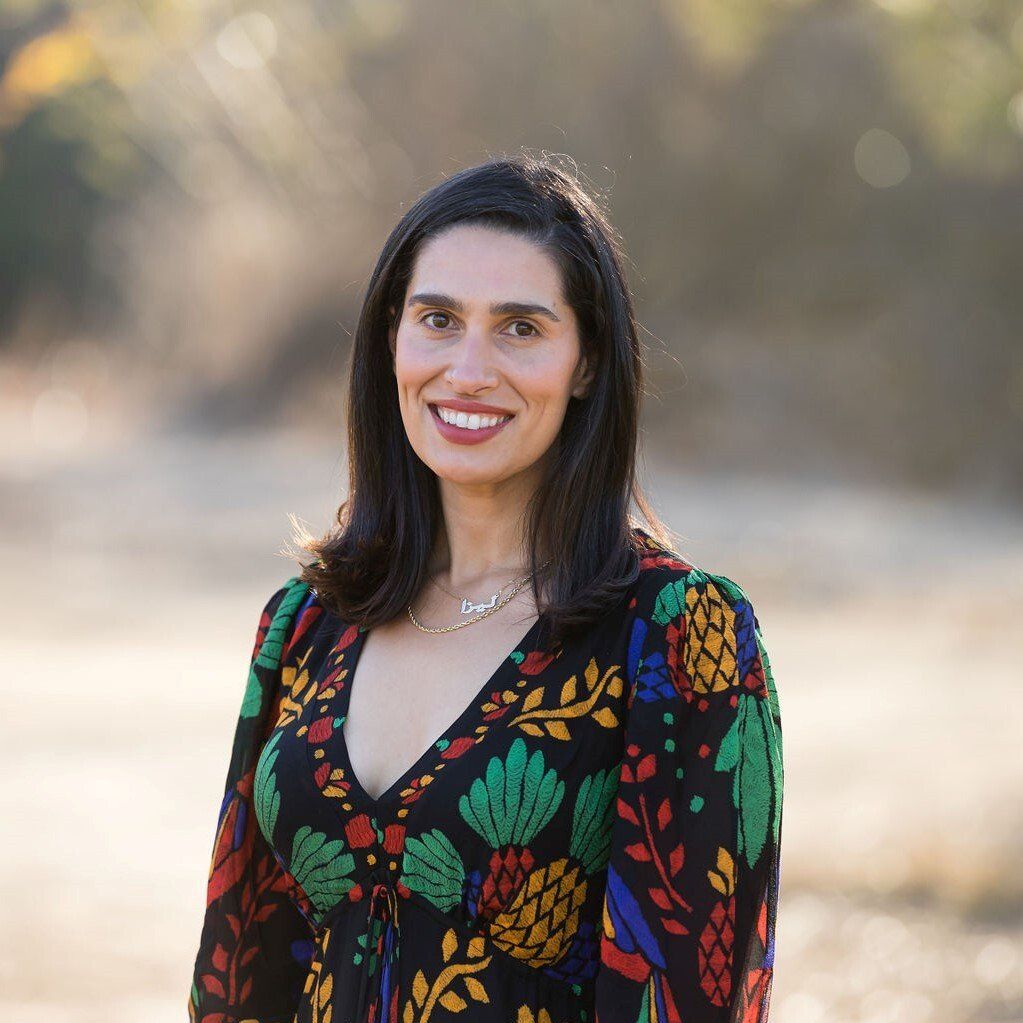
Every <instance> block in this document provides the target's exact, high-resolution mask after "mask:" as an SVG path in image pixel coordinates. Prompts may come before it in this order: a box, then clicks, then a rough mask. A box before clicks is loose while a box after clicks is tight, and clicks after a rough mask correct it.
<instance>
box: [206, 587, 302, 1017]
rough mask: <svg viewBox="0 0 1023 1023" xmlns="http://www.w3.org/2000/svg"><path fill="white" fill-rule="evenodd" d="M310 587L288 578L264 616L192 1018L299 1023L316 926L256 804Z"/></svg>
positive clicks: (224, 808) (226, 804) (216, 846)
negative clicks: (293, 892) (257, 780)
mask: <svg viewBox="0 0 1023 1023" xmlns="http://www.w3.org/2000/svg"><path fill="white" fill-rule="evenodd" d="M307 593H308V586H306V585H305V584H302V583H300V582H299V581H298V578H297V577H296V578H293V579H290V580H289V581H288V582H287V583H286V584H285V585H284V586H282V587H281V588H280V589H279V590H277V591H276V592H275V593H274V594H273V595H272V596H271V597H270V599H269V601H268V602H267V603H266V606H265V607H264V608H263V611H262V614H261V615H260V619H259V625H258V627H257V630H256V641H255V644H254V647H253V650H252V656H251V658H250V661H249V674H248V682H247V685H246V688H245V694H244V696H243V698H242V704H241V710H240V712H239V715H238V722H237V726H236V728H235V733H234V741H233V744H232V747H231V760H230V765H229V767H228V772H227V781H226V784H225V786H224V798H223V801H222V803H221V806H220V811H219V814H218V819H217V828H216V835H215V838H214V842H213V854H212V857H211V860H210V869H209V879H208V882H207V892H206V911H205V916H204V919H203V925H202V932H201V936H200V940H199V950H198V953H197V955H196V959H195V967H194V970H193V976H192V986H191V990H190V992H189V997H188V1015H189V1019H190V1020H191V1023H239V1021H242V1020H244V1021H245V1023H292V1020H293V1018H294V1013H295V1008H296V1006H297V1004H298V1000H299V997H300V995H301V992H302V985H303V983H304V979H305V977H306V974H307V970H308V963H309V960H310V958H311V956H312V948H313V942H312V929H311V926H310V924H309V922H308V921H307V920H306V918H305V917H304V916H303V914H302V913H301V912H300V910H299V909H298V907H297V905H296V904H295V902H294V901H293V900H292V899H291V898H290V897H289V895H288V891H289V888H290V886H291V885H293V884H294V881H293V879H292V878H291V877H290V875H288V874H287V873H286V872H285V870H284V868H283V867H282V866H281V864H280V862H279V861H278V859H277V858H276V857H275V856H274V854H273V851H272V850H271V848H270V847H269V845H268V844H267V842H266V840H265V838H264V837H263V834H262V832H261V831H260V829H259V827H258V824H257V820H256V814H255V811H254V805H253V783H254V773H255V767H256V760H257V758H258V755H259V751H260V749H261V746H262V743H263V741H265V738H266V736H267V734H268V732H269V731H270V730H271V729H272V726H273V723H274V721H275V719H276V708H277V706H278V705H279V702H280V695H281V693H280V689H281V686H280V662H281V653H282V650H283V649H285V647H286V644H287V642H288V638H289V636H290V635H291V633H292V632H293V629H294V623H295V618H296V610H297V609H298V606H299V604H300V603H301V602H302V601H303V599H304V598H305V597H306V595H307Z"/></svg>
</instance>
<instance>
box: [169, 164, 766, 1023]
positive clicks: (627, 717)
mask: <svg viewBox="0 0 1023 1023" xmlns="http://www.w3.org/2000/svg"><path fill="white" fill-rule="evenodd" d="M637 334H638V331H637V326H636V322H635V319H634V316H633V311H632V300H631V297H630V295H629V292H628V289H627V287H626V284H625V281H624V277H623V275H622V272H621V259H620V256H619V252H618V248H617V245H616V243H615V241H614V235H613V232H612V230H611V228H610V225H609V224H608V222H607V219H606V217H605V216H604V214H603V213H602V211H601V210H600V208H599V207H598V205H597V203H596V201H595V200H594V198H593V197H591V196H590V195H589V194H588V193H587V192H586V191H584V189H583V188H582V187H581V186H580V184H579V183H578V181H577V180H575V179H574V178H572V177H571V176H569V175H568V174H566V173H565V172H563V171H562V170H560V169H558V168H557V167H556V166H554V165H553V164H552V163H551V162H549V161H546V160H535V159H532V158H522V159H500V160H492V161H488V162H487V163H485V164H483V165H481V166H479V167H473V168H470V169H468V170H466V171H463V172H461V173H460V174H457V175H455V176H454V177H452V178H451V179H449V180H447V181H445V182H443V183H442V184H440V185H438V186H437V187H436V188H434V189H432V190H431V191H430V192H428V193H427V194H426V195H425V196H423V197H422V198H421V199H420V200H419V201H418V202H417V203H416V204H415V205H413V206H412V207H411V208H410V209H409V211H408V212H407V213H406V214H405V216H404V217H403V218H402V219H401V221H400V223H399V224H398V226H397V227H396V228H395V230H394V231H393V232H392V234H391V236H390V238H389V239H388V240H387V243H386V245H385V246H384V250H383V252H382V253H381V256H380V258H379V260H378V262H377V266H376V269H375V270H374V273H373V276H372V279H371V281H370V285H369V289H368V292H367V295H366V299H365V302H364V305H363V309H362V314H361V316H360V320H359V326H358V330H357V332H356V338H355V345H354V347H353V352H352V362H351V374H350V382H349V394H348V432H349V467H350V480H349V495H348V498H347V500H346V501H345V502H344V504H343V505H342V506H341V509H340V510H339V512H338V523H337V527H336V528H335V529H332V530H331V531H329V532H328V533H327V534H326V535H325V536H323V537H322V538H314V537H311V536H309V535H308V534H301V533H300V543H301V547H302V549H303V551H304V552H306V553H308V554H309V555H311V556H312V557H311V559H310V562H309V563H308V564H303V566H302V570H301V573H300V574H299V575H296V576H294V577H293V578H291V579H289V580H288V581H287V582H286V583H285V584H284V585H283V586H281V587H280V588H279V589H278V590H277V591H276V592H275V593H274V594H272V595H271V596H270V598H269V600H268V601H267V602H266V604H265V606H264V607H263V609H262V613H261V615H260V618H259V623H258V627H257V631H256V642H255V646H254V649H253V653H252V658H251V662H250V669H249V676H248V683H247V686H246V690H245V695H244V697H243V699H242V706H241V711H240V713H239V718H238V725H237V728H236V731H235V737H234V744H233V747H232V755H231V760H230V766H229V769H228V775H227V783H226V786H225V791H224V799H223V803H222V807H221V812H220V817H219V820H218V825H217V832H216V840H215V843H214V852H213V857H212V862H211V865H210V875H209V885H208V895H207V906H206V915H205V920H204V923H203V929H202V934H201V938H200V944H199V951H198V954H197V956H196V962H195V971H194V976H193V984H192V988H191V992H190V997H189V1014H190V1017H191V1019H192V1020H193V1021H201V1023H234V1021H240V1020H247V1021H252V1023H291V1021H295V1023H341V1021H345V1023H398V1021H399V1020H400V1021H401V1023H443V1021H445V1020H447V1019H458V1020H461V1021H463V1023H496V1021H500V1023H653V1021H657V1023H682V1021H685V1023H725V1021H729V1023H739V1021H742V1023H766V1020H767V1012H768V1005H769V1001H770V992H771V986H772V978H773V972H774V934H775V921H776V914H777V899H778V891H779V865H780V855H779V850H780V842H781V808H782V777H783V767H782V748H781V718H780V711H779V704H778V696H777V691H776V689H775V685H774V679H773V676H772V673H771V665H770V661H769V659H768V656H767V651H766V648H765V645H764V640H763V635H762V632H761V628H760V622H759V620H758V619H757V616H756V615H755V614H754V611H753V607H752V604H751V603H750V600H749V598H748V596H747V595H746V593H745V592H744V591H743V590H742V588H741V587H740V586H739V585H738V584H737V583H735V582H733V581H732V580H731V579H729V578H727V577H726V576H723V575H716V574H714V573H712V572H710V571H707V570H705V569H701V568H699V567H697V566H696V565H695V564H693V563H692V562H691V561H690V560H689V559H687V558H686V557H685V556H683V555H682V554H681V553H679V551H678V550H676V549H675V547H674V546H673V541H672V539H671V534H670V531H669V530H667V528H666V527H664V526H663V525H662V524H661V523H660V522H659V521H658V520H657V517H656V515H655V514H654V512H653V511H652V509H650V508H649V506H648V504H647V502H646V500H645V498H644V496H643V494H642V491H641V489H640V487H639V486H638V484H637V481H636V475H635V466H636V457H637V440H638V429H637V420H638V408H639V401H640V396H641V393H642V382H641V378H642V373H641V369H642V367H641V360H640V353H639V346H638V342H637ZM630 502H635V504H636V505H637V506H638V508H639V509H640V510H641V511H642V512H643V514H644V517H645V519H646V521H647V526H646V527H643V526H641V525H639V523H638V522H637V521H636V520H635V519H634V518H633V517H632V515H631V514H630ZM426 622H434V623H437V624H435V625H427V624H425V623H426Z"/></svg>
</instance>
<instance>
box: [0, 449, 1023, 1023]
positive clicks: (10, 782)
mask: <svg viewBox="0 0 1023 1023" xmlns="http://www.w3.org/2000/svg"><path fill="white" fill-rule="evenodd" d="M297 443H298V442H297V441H296V440H294V439H293V440H291V441H289V440H288V439H287V438H278V439H276V440H274V439H271V438H257V437H253V438H251V439H250V440H249V442H248V443H247V444H245V445H240V444H238V443H237V442H231V443H223V444H219V445H218V444H213V443H212V442H209V441H206V440H201V441H200V440H190V441H186V440H176V441H166V440H165V441H161V442H136V443H135V444H133V445H132V446H131V447H130V448H126V449H123V450H120V451H116V452H115V451H113V450H110V451H107V452H106V453H97V454H94V455H92V456H90V457H88V458H83V459H79V460H77V461H75V462H73V463H69V464H66V465H63V466H62V465H61V463H60V461H59V460H57V459H55V460H54V461H53V463H52V464H51V465H50V466H49V467H48V468H43V467H40V466H38V465H32V464H29V463H28V462H27V461H26V460H23V459H15V458H11V459H9V460H8V461H6V462H4V463H2V464H0V524H2V527H3V528H2V530H0V556H2V559H3V579H4V581H5V583H6V585H5V587H4V590H5V595H4V598H3V600H4V606H3V607H2V620H3V622H4V628H3V630H2V633H0V658H2V664H3V671H2V675H0V685H2V687H3V691H2V697H3V705H4V708H5V712H4V715H3V721H2V724H0V728H2V736H0V738H2V743H0V769H2V776H3V779H4V784H3V786H2V789H0V813H2V817H3V819H4V820H5V822H6V827H5V829H4V834H5V836H6V841H4V843H3V846H2V854H0V855H2V856H3V870H2V880H0V885H2V889H0V922H2V929H0V990H2V994H0V1019H2V1020H3V1021H4V1023H8V1021H10V1023H36V1021H45V1023H64V1021H65V1020H67V1021H74V1023H172V1021H182V1020H184V1019H185V1018H186V1011H185V1000H186V996H187V991H188V986H189V980H190V971H191V965H192V959H193V957H194V954H195V947H196V941H197V938H198V929H199V925H200V921H201V918H202V910H203V893H204V885H205V880H206V876H205V875H206V868H207V862H208V857H209V851H210V846H211V842H212V837H213V828H214V824H215V815H216V808H217V805H218V802H219V798H220V795H221V790H222V785H223V778H224V773H225V771H226V768H227V758H228V752H229V743H230V739H231V732H232V729H233V726H234V720H235V715H236V713H237V708H238V702H239V700H240V697H241V693H242V689H243V686H244V680H245V667H246V661H247V657H248V654H249V651H250V649H251V644H252V640H253V637H254V633H255V627H256V619H257V616H258V613H259V610H260V608H261V607H262V604H263V602H264V601H265V599H266V598H267V597H268V596H269V594H270V593H271V592H272V590H273V589H275V588H276V587H277V586H279V585H280V584H281V582H283V581H284V579H285V578H287V577H288V576H289V575H291V574H292V571H291V563H290V562H288V561H287V560H285V559H284V558H283V557H280V556H275V554H274V551H275V550H276V549H278V548H279V547H280V546H281V545H282V544H283V543H284V542H285V540H286V539H287V537H288V531H289V527H288V522H287V518H286V515H287V513H288V512H289V511H293V512H296V513H297V514H298V515H299V516H300V517H301V518H303V519H304V520H305V521H307V522H308V523H310V524H311V525H312V526H313V527H314V528H315V529H317V530H319V529H322V528H324V527H325V526H326V525H327V524H328V523H329V521H330V519H331V516H332V513H333V510H334V506H335V505H336V503H337V500H338V495H339V493H340V487H341V475H340V467H341V466H342V464H343V462H342V459H341V455H340V454H339V452H338V451H337V450H335V449H328V450H314V451H310V450H308V449H307V450H306V451H305V453H304V454H302V455H301V456H296V454H295V450H296V444H297ZM647 475H648V478H649V479H650V480H657V481H658V482H657V484H656V485H653V484H652V485H651V490H652V493H653V497H654V499H655V501H656V504H657V506H658V507H659V508H660V509H661V511H662V514H663V517H664V518H665V519H666V521H668V522H669V524H671V525H672V526H674V527H675V528H676V530H678V531H679V532H681V533H683V534H685V535H686V536H688V538H689V540H688V543H687V544H686V545H685V546H684V549H685V550H686V552H687V553H688V554H689V555H690V556H691V557H692V558H693V559H694V560H695V561H696V562H697V563H698V564H701V565H702V566H703V567H706V568H708V569H710V570H712V571H716V572H723V573H724V574H726V575H728V576H730V577H731V578H733V579H735V580H736V581H738V582H740V583H741V584H742V585H743V586H744V588H745V589H746V591H747V592H748V593H749V594H750V596H751V598H752V600H753V602H754V606H755V608H756V610H757V614H758V617H759V619H760V622H761V626H762V628H763V631H764V636H765V639H766V642H767V645H768V649H769V651H770V653H771V657H772V663H773V665H774V671H775V677H776V681H777V684H778V690H779V697H780V702H781V709H782V719H783V726H784V734H785V763H786V793H785V815H784V823H783V845H782V898H781V909H780V921H779V929H778V953H777V963H776V966H777V981H776V987H775V996H774V1008H773V1012H772V1018H773V1019H775V1020H777V1021H778V1023H818V1021H819V1023H932V1021H933V1023H1011V1021H1019V1020H1023V953H1021V947H1023V941H1021V939H1023V880H1021V872H1020V863H1021V852H1023V800H1021V798H1020V797H1021V793H1023V757H1021V756H1020V745H1021V744H1020V738H1021V727H1020V723H1021V721H1023V684H1021V683H1023V671H1021V667H1020V662H1021V658H1020V654H1019V650H1018V645H1019V644H1018V637H1019V636H1020V634H1021V631H1020V619H1021V611H1023V518H1021V516H1020V515H1019V514H1012V513H1010V512H1008V511H999V510H997V509H991V508H985V507H979V506H974V505H971V504H969V503H968V502H957V501H952V500H937V499H934V498H920V497H907V496H899V495H893V494H889V493H874V492H871V491H869V490H867V489H866V488H864V487H860V486H852V485H845V486H842V485H826V484H823V483H819V482H817V483H813V484H809V483H805V482H799V483H797V482H791V481H784V482H779V481H777V480H775V481H764V480H752V479H744V480H736V479H724V478H723V479H710V478H702V477H701V478H694V477H690V476H686V475H684V474H681V473H679V472H678V470H677V469H676V470H675V471H674V474H673V473H672V470H671V469H670V468H669V467H668V463H666V462H664V461H663V460H658V459H657V458H654V457H651V458H649V459H648V470H647Z"/></svg>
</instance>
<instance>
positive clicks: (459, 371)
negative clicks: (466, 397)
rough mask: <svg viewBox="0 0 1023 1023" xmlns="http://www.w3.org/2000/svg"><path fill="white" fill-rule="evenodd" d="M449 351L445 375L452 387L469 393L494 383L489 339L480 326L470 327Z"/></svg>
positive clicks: (491, 346) (492, 348)
mask: <svg viewBox="0 0 1023 1023" xmlns="http://www.w3.org/2000/svg"><path fill="white" fill-rule="evenodd" d="M450 351H451V364H450V366H449V367H448V371H447V373H446V374H445V376H446V380H447V383H448V384H449V385H450V386H451V387H452V389H454V390H456V391H459V392H462V393H465V394H472V393H475V392H476V391H481V390H484V389H486V388H488V387H494V386H495V385H496V384H497V383H498V380H497V372H496V370H495V369H494V358H493V357H494V346H493V341H492V340H491V338H490V336H489V335H488V333H487V331H486V330H485V329H484V328H482V327H470V328H469V329H468V330H467V331H466V332H465V334H464V335H463V336H462V337H461V339H460V340H459V341H458V342H457V343H456V344H455V345H453V346H452V348H451V349H450Z"/></svg>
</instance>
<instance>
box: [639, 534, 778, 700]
mask: <svg viewBox="0 0 1023 1023" xmlns="http://www.w3.org/2000/svg"><path fill="white" fill-rule="evenodd" d="M644 535H645V534H644ZM647 539H648V540H649V537H647ZM634 614H635V622H636V623H638V624H637V627H636V632H638V634H639V635H640V636H641V637H642V640H641V643H642V646H643V647H645V648H646V656H647V658H648V659H649V658H650V657H651V656H653V657H655V658H656V656H657V655H658V654H660V655H662V656H663V657H664V659H665V663H666V666H667V669H668V670H667V674H668V675H669V676H670V678H671V680H672V682H673V688H675V689H676V691H677V692H679V693H681V694H682V695H684V696H685V698H686V699H687V700H690V699H692V698H693V696H694V695H697V696H699V695H706V694H709V693H716V692H724V691H726V690H729V689H732V688H733V687H735V686H737V685H741V684H747V685H749V686H750V687H751V688H754V689H756V690H758V691H759V690H760V689H762V681H763V675H762V668H761V664H762V661H763V653H764V652H763V644H762V640H761V638H760V635H759V631H760V624H759V621H758V619H757V616H756V613H755V611H754V609H753V604H752V602H751V600H750V598H749V595H748V593H747V592H746V590H745V589H744V588H743V587H742V586H741V585H740V584H739V583H737V582H736V581H735V580H734V579H732V578H730V577H729V576H727V575H724V574H722V573H720V572H714V571H711V570H709V569H707V568H705V567H703V566H700V565H696V564H694V563H693V561H692V560H690V559H689V558H687V557H685V556H684V555H682V554H680V553H679V552H678V551H676V550H674V549H672V548H671V547H667V546H663V545H660V544H657V543H656V542H654V541H652V540H649V543H648V545H647V546H646V548H645V550H644V551H643V552H642V553H641V556H640V577H639V580H638V582H637V586H636V592H635V606H634Z"/></svg>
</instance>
